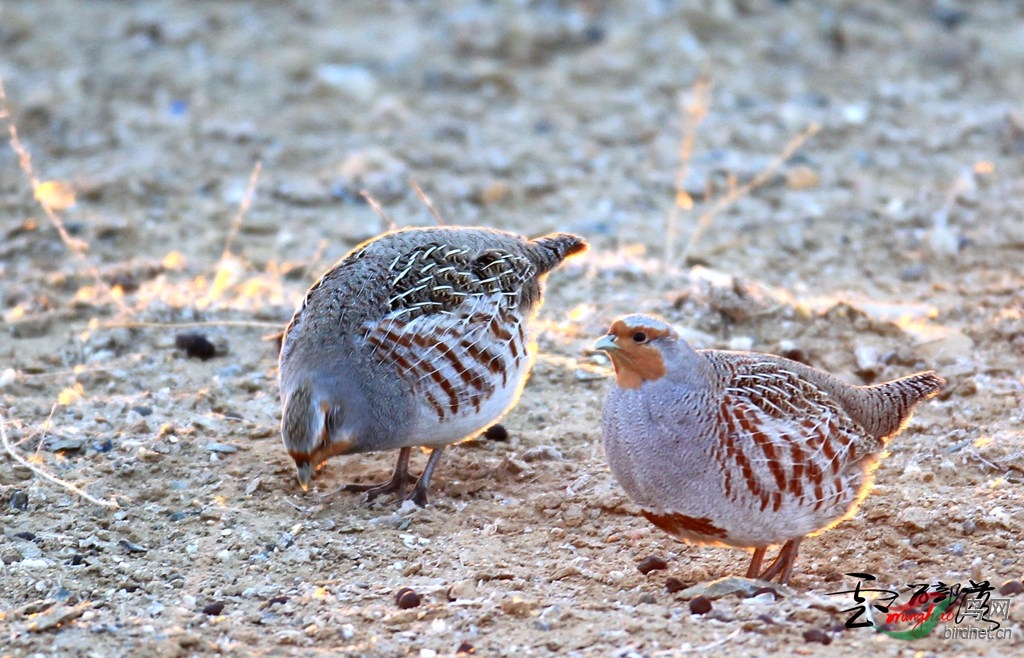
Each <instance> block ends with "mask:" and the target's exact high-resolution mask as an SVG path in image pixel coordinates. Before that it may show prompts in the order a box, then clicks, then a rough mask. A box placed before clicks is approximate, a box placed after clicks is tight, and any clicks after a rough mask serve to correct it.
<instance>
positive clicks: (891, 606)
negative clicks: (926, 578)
mask: <svg viewBox="0 0 1024 658" xmlns="http://www.w3.org/2000/svg"><path fill="white" fill-rule="evenodd" d="M846 575H847V576H850V577H851V578H856V579H857V584H856V585H855V586H854V589H849V590H843V591H841V592H831V593H830V595H831V596H844V595H850V594H852V595H853V602H854V603H855V604H856V605H854V607H852V608H847V609H846V610H843V612H844V613H850V617H849V618H848V619H847V620H846V627H847V628H874V629H875V630H876V631H878V632H879V633H884V634H885V635H888V636H889V637H892V638H895V639H897V640H918V639H920V638H922V637H925V636H926V635H930V634H931V633H932V632H933V631H934V630H935V629H936V627H937V626H938V625H939V624H941V623H944V624H945V627H944V628H943V630H942V631H941V632H942V637H943V638H946V639H952V638H956V639H979V638H980V639H1007V640H1008V639H1011V637H1012V629H1010V628H1004V627H1003V626H1002V624H1000V623H999V621H998V619H1002V620H1003V621H1006V620H1007V619H1008V618H1009V614H1010V600H1009V599H993V598H992V597H991V594H992V592H993V591H995V588H994V587H992V585H990V584H989V582H988V581H987V580H984V581H981V582H975V581H974V580H973V579H972V580H971V581H970V584H969V585H963V584H961V583H956V584H954V585H947V584H946V583H943V582H942V581H939V582H937V583H934V584H933V583H918V584H910V585H907V587H906V589H907V590H909V598H908V599H907V601H906V602H905V603H902V604H897V601H898V600H899V598H900V592H899V591H898V590H890V589H882V588H879V587H872V586H871V585H873V584H874V583H875V582H876V581H877V579H876V578H875V576H874V575H872V574H869V573H848V574H846ZM883 615H884V617H883Z"/></svg>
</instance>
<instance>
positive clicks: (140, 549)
mask: <svg viewBox="0 0 1024 658" xmlns="http://www.w3.org/2000/svg"><path fill="white" fill-rule="evenodd" d="M117 545H118V546H120V547H121V548H123V549H125V550H127V551H128V552H129V553H145V552H146V551H148V550H149V549H148V548H146V547H144V546H139V545H138V544H133V543H132V542H130V541H128V540H127V539H122V540H120V541H118V542H117Z"/></svg>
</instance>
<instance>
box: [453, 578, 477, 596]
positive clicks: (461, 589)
mask: <svg viewBox="0 0 1024 658" xmlns="http://www.w3.org/2000/svg"><path fill="white" fill-rule="evenodd" d="M476 596H477V589H476V580H474V579H472V578H467V579H466V580H460V581H459V582H457V583H455V584H453V585H452V586H451V587H449V588H448V600H449V601H459V600H466V599H475V598H476Z"/></svg>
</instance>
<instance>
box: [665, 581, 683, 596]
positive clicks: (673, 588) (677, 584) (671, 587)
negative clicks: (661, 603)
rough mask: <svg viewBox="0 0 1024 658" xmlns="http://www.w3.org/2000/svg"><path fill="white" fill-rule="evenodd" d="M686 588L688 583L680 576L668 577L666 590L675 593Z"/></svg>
mask: <svg viewBox="0 0 1024 658" xmlns="http://www.w3.org/2000/svg"><path fill="white" fill-rule="evenodd" d="M684 589H686V583H684V582H683V581H681V580H679V579H678V578H667V579H665V590H666V591H667V592H668V593H669V594H675V593H676V592H682V591H683V590H684Z"/></svg>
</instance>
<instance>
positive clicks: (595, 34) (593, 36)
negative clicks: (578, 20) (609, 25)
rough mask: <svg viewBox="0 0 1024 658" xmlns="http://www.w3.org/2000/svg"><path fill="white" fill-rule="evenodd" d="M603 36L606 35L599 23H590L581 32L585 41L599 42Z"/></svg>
mask: <svg viewBox="0 0 1024 658" xmlns="http://www.w3.org/2000/svg"><path fill="white" fill-rule="evenodd" d="M605 36H607V32H606V31H605V29H604V28H603V27H601V26H600V25H591V26H590V27H588V28H587V29H586V31H585V32H584V33H583V38H584V39H585V40H586V42H587V43H601V42H602V41H604V38H605Z"/></svg>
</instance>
